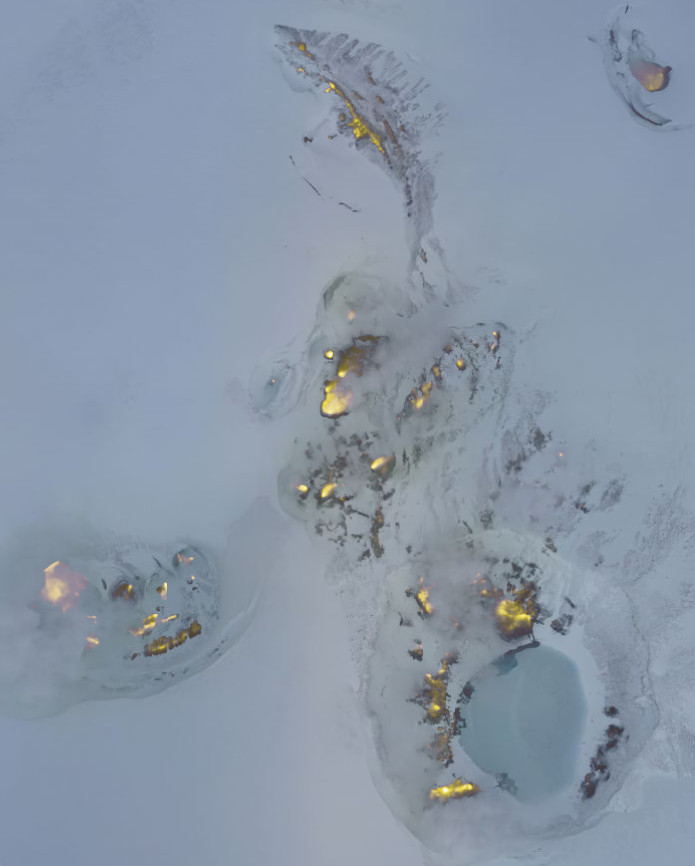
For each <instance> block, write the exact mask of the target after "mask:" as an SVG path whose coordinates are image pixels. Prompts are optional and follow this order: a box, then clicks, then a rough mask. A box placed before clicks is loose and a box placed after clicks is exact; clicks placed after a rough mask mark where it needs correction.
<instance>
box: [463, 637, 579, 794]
mask: <svg viewBox="0 0 695 866" xmlns="http://www.w3.org/2000/svg"><path fill="white" fill-rule="evenodd" d="M473 682H474V686H475V691H474V693H473V696H472V698H471V701H470V703H469V704H467V705H466V706H464V707H462V708H461V712H462V715H463V716H464V718H465V720H466V727H465V728H464V729H463V731H462V732H461V744H462V746H463V748H464V749H465V751H466V752H467V753H468V755H469V756H470V758H471V759H472V760H473V761H474V762H475V763H476V764H477V765H478V766H479V767H480V769H481V770H483V771H484V772H486V773H489V774H491V775H499V774H503V773H504V774H506V776H505V778H506V779H507V780H508V782H509V783H511V784H510V785H509V789H510V791H511V792H512V793H514V796H516V798H517V799H518V800H520V801H521V802H524V803H538V802H540V801H542V800H545V799H547V798H548V797H551V796H553V795H554V794H557V793H559V792H560V791H562V790H564V789H565V788H567V787H568V786H569V785H571V784H572V782H573V780H574V777H575V767H576V762H577V755H578V751H579V744H580V742H581V739H582V735H583V732H584V725H585V723H586V716H587V702H586V697H585V694H584V689H583V688H582V682H581V677H580V675H579V669H578V667H577V665H576V664H575V663H574V662H573V661H572V659H570V658H569V657H568V656H566V655H565V654H564V653H561V652H558V651H557V650H554V649H550V648H548V647H545V646H539V647H535V648H532V649H527V650H524V651H523V652H519V653H516V654H514V655H511V656H502V657H501V658H500V659H498V660H497V661H496V662H495V663H493V664H492V665H491V666H490V667H489V668H487V669H486V670H485V672H484V673H482V674H481V675H480V676H479V677H477V678H476V679H475V680H474V681H473Z"/></svg>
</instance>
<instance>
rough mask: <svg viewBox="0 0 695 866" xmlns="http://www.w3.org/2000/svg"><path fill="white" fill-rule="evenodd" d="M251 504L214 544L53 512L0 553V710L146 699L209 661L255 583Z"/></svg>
mask: <svg viewBox="0 0 695 866" xmlns="http://www.w3.org/2000/svg"><path fill="white" fill-rule="evenodd" d="M272 521H273V517H272V514H271V512H270V509H269V508H268V507H267V505H264V504H263V502H262V501H259V502H257V503H256V504H255V505H254V506H253V507H252V508H251V509H250V510H249V511H248V512H247V514H246V515H245V516H244V517H243V518H241V520H239V521H237V523H236V524H234V525H233V526H232V528H231V530H230V532H229V534H228V536H227V538H225V539H216V540H215V541H214V542H213V541H211V540H206V541H205V542H204V543H203V544H199V543H198V542H197V541H194V540H191V539H183V540H181V541H178V542H169V543H159V542H157V541H154V542H144V541H143V540H141V539H138V538H125V537H123V536H122V535H120V534H117V533H113V532H109V531H107V530H103V529H98V528H96V527H95V526H93V525H90V524H89V522H88V521H86V520H84V519H82V518H77V517H74V516H69V515H66V514H60V515H59V514H55V515H52V516H47V517H44V518H42V519H41V520H40V521H37V522H36V524H34V525H32V526H27V527H26V528H25V530H24V531H23V532H21V533H18V534H17V535H16V536H15V537H14V539H13V540H12V542H11V543H8V544H7V545H6V546H5V548H4V549H3V551H2V560H3V574H4V575H5V576H6V578H10V577H11V578H12V579H11V580H10V579H5V580H4V581H3V582H2V585H0V611H1V612H2V613H1V616H2V628H1V629H0V648H1V650H2V651H1V654H0V655H1V657H2V662H0V713H2V714H3V715H7V716H11V717H19V718H38V717H42V716H48V715H54V714H56V713H59V712H63V711H64V710H66V709H68V708H69V707H70V706H72V705H74V704H77V703H80V702H82V701H87V700H103V699H107V698H124V697H146V696H148V695H152V694H155V693H157V692H160V691H162V690H163V689H166V688H168V687H169V686H171V685H173V684H174V683H176V682H179V681H180V680H181V679H184V678H186V677H189V676H192V675H194V674H196V673H198V672H199V671H201V670H203V669H204V668H205V667H207V666H208V665H210V664H212V663H213V662H214V661H215V660H216V659H218V658H219V657H220V656H221V655H222V654H223V653H224V652H226V651H227V650H228V649H229V648H230V647H231V646H233V645H234V643H236V641H237V640H238V639H239V638H240V637H241V635H242V634H243V633H244V631H245V630H246V628H247V627H248V625H249V624H250V622H251V619H252V616H253V612H254V609H255V606H256V602H257V599H258V597H259V594H260V592H261V590H262V585H263V579H262V578H263V566H262V559H263V557H262V555H260V554H257V553H256V549H255V541H254V539H259V538H260V537H261V535H262V533H263V532H264V531H267V530H269V528H270V526H271V525H272Z"/></svg>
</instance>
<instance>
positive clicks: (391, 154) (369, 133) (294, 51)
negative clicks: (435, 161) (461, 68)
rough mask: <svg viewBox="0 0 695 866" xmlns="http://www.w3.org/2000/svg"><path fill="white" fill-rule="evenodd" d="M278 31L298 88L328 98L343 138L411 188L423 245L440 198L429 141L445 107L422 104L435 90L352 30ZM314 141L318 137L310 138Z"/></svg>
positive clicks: (409, 203)
mask: <svg viewBox="0 0 695 866" xmlns="http://www.w3.org/2000/svg"><path fill="white" fill-rule="evenodd" d="M275 31H276V34H277V37H278V41H277V47H278V49H279V50H280V51H281V53H282V55H283V57H284V59H285V60H286V62H287V63H288V64H289V65H290V66H291V67H292V72H293V74H294V76H296V78H292V77H291V78H290V81H291V82H292V86H293V87H295V89H297V90H306V89H310V88H315V89H316V90H317V91H319V92H320V91H323V92H324V93H325V95H326V102H327V110H328V111H330V112H331V114H332V115H333V116H334V118H335V135H336V136H337V135H340V136H342V137H343V138H346V139H348V140H350V141H351V142H353V143H354V145H355V146H356V147H357V148H358V149H359V150H360V151H361V152H362V153H364V154H365V155H366V156H368V157H369V158H370V159H373V160H374V162H376V163H377V164H378V165H380V166H381V167H382V168H383V169H384V170H385V171H386V172H387V173H388V175H389V176H390V177H391V178H392V179H393V180H394V181H395V182H396V183H397V184H398V185H399V187H400V188H401V189H402V190H403V193H404V196H405V209H406V214H407V217H408V219H409V220H411V221H412V223H413V228H414V233H415V236H416V238H417V239H418V241H419V239H421V238H422V237H423V235H425V234H426V233H427V232H428V231H429V230H430V229H431V227H432V214H431V210H432V201H433V199H434V177H433V174H432V171H431V166H430V165H429V164H428V163H427V162H426V161H423V159H422V155H421V151H422V146H423V141H424V138H425V136H426V135H428V134H431V133H432V132H434V131H435V130H436V129H437V128H438V127H439V126H440V125H441V124H442V122H443V120H444V118H445V116H446V114H445V111H444V106H443V105H442V104H441V103H438V104H436V105H435V106H434V107H433V108H432V110H431V111H428V110H426V109H424V108H423V106H422V105H421V103H420V99H421V97H422V95H423V93H424V92H425V91H426V90H427V89H428V87H429V85H428V84H427V83H426V82H425V80H424V78H422V77H416V78H413V77H411V75H410V73H409V71H408V70H407V69H406V67H405V66H404V65H403V63H402V62H401V61H399V60H398V59H397V58H396V57H395V55H394V54H393V53H392V52H391V51H388V50H387V49H385V48H383V47H382V46H381V45H377V44H376V43H374V42H368V43H365V44H363V43H360V42H359V40H357V39H351V38H350V37H349V36H348V35H347V34H346V33H338V34H331V33H322V32H319V31H316V30H298V29H296V28H294V27H286V26H283V25H278V26H276V28H275ZM295 82H296V83H295ZM330 137H333V136H330ZM312 140H313V139H312V138H311V136H310V135H307V136H306V138H305V142H310V141H312ZM418 252H419V250H418Z"/></svg>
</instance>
